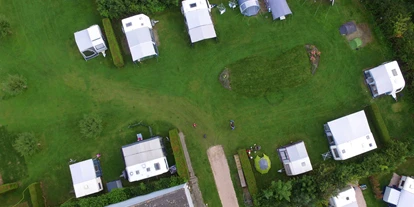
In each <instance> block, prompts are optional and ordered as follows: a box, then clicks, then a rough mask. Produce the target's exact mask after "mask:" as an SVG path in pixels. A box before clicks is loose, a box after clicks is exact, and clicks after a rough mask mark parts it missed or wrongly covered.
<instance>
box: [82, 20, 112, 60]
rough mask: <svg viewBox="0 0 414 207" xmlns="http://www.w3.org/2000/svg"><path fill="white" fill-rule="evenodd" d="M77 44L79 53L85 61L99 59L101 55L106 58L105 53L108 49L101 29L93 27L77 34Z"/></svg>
mask: <svg viewBox="0 0 414 207" xmlns="http://www.w3.org/2000/svg"><path fill="white" fill-rule="evenodd" d="M74 35H75V42H76V45H77V46H78V49H79V52H80V53H81V54H82V56H83V58H84V59H85V60H90V59H92V58H94V57H97V56H98V55H99V53H102V55H103V56H104V57H105V51H106V50H107V49H108V48H107V47H106V45H105V42H104V40H103V36H102V32H101V28H99V26H98V25H93V26H91V27H89V28H88V29H84V30H81V31H78V32H75V34H74Z"/></svg>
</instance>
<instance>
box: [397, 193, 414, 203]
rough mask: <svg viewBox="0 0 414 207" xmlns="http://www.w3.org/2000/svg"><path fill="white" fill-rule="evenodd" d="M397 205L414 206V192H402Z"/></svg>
mask: <svg viewBox="0 0 414 207" xmlns="http://www.w3.org/2000/svg"><path fill="white" fill-rule="evenodd" d="M397 207H414V194H413V193H410V192H408V191H406V190H402V191H401V192H400V199H399V200H398V204H397Z"/></svg>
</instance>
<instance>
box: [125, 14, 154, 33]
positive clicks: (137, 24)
mask: <svg viewBox="0 0 414 207" xmlns="http://www.w3.org/2000/svg"><path fill="white" fill-rule="evenodd" d="M122 28H124V32H125V33H127V32H129V31H133V30H136V29H139V28H150V29H152V24H151V20H150V18H149V17H148V16H147V15H145V14H138V15H135V16H132V17H128V18H125V19H123V20H122Z"/></svg>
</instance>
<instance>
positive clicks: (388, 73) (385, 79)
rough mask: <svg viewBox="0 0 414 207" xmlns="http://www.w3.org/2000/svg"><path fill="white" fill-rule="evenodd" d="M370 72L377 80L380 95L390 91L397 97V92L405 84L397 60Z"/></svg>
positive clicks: (376, 84)
mask: <svg viewBox="0 0 414 207" xmlns="http://www.w3.org/2000/svg"><path fill="white" fill-rule="evenodd" d="M369 72H370V73H371V75H372V77H373V79H374V80H375V86H376V87H377V90H378V94H379V95H381V94H386V93H390V95H392V96H393V97H394V98H396V93H397V92H399V91H400V90H402V89H403V88H404V86H405V80H404V77H403V75H402V72H401V69H400V67H399V65H398V63H397V61H392V62H389V63H385V64H382V65H380V66H378V67H375V68H373V69H371V70H369Z"/></svg>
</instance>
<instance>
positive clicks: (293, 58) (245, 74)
mask: <svg viewBox="0 0 414 207" xmlns="http://www.w3.org/2000/svg"><path fill="white" fill-rule="evenodd" d="M227 68H229V70H230V74H231V75H230V85H231V88H232V90H234V91H235V92H237V93H240V94H243V95H245V96H250V97H258V96H262V95H264V94H265V92H266V91H272V92H274V93H278V92H279V90H283V89H285V88H292V87H296V86H299V85H301V84H303V83H305V82H306V81H308V80H309V79H310V78H311V77H312V73H311V72H310V68H311V64H310V62H309V58H308V54H307V51H306V49H305V48H304V47H303V46H298V47H295V48H293V49H291V50H289V51H287V52H285V53H284V54H282V55H280V56H272V57H265V56H252V57H247V58H244V59H242V60H239V61H237V62H235V63H233V64H231V65H229V66H228V67H227Z"/></svg>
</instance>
